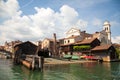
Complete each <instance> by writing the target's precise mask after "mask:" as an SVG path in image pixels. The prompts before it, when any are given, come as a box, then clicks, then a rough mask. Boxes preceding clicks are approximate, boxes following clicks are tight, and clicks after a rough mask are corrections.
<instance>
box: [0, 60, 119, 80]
mask: <svg viewBox="0 0 120 80" xmlns="http://www.w3.org/2000/svg"><path fill="white" fill-rule="evenodd" d="M0 80H120V62H111V63H108V62H104V63H98V62H89V63H80V64H67V65H48V66H45V67H44V71H43V72H40V71H39V70H35V71H30V70H28V69H27V68H26V67H24V66H20V65H19V66H18V65H13V64H12V61H11V60H9V59H0Z"/></svg>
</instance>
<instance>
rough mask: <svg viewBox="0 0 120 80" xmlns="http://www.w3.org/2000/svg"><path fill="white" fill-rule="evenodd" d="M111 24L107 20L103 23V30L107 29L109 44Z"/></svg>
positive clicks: (109, 41)
mask: <svg viewBox="0 0 120 80" xmlns="http://www.w3.org/2000/svg"><path fill="white" fill-rule="evenodd" d="M110 27H111V25H110V23H109V21H105V22H104V24H103V30H105V32H106V33H107V38H108V42H107V43H108V44H111V29H110Z"/></svg>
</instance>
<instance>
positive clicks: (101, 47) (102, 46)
mask: <svg viewBox="0 0 120 80" xmlns="http://www.w3.org/2000/svg"><path fill="white" fill-rule="evenodd" d="M111 46H112V45H111V44H107V45H101V46H96V47H95V48H93V49H92V51H97V50H108V49H109V48H110V47H111Z"/></svg>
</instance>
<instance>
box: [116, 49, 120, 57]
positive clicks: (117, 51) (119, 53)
mask: <svg viewBox="0 0 120 80" xmlns="http://www.w3.org/2000/svg"><path fill="white" fill-rule="evenodd" d="M116 53H117V54H118V55H119V59H120V49H118V48H116Z"/></svg>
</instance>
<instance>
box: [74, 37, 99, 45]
mask: <svg viewBox="0 0 120 80" xmlns="http://www.w3.org/2000/svg"><path fill="white" fill-rule="evenodd" d="M95 39H97V38H91V39H84V40H82V41H79V42H77V43H76V44H90V43H92V42H93V41H94V40H95Z"/></svg>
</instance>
